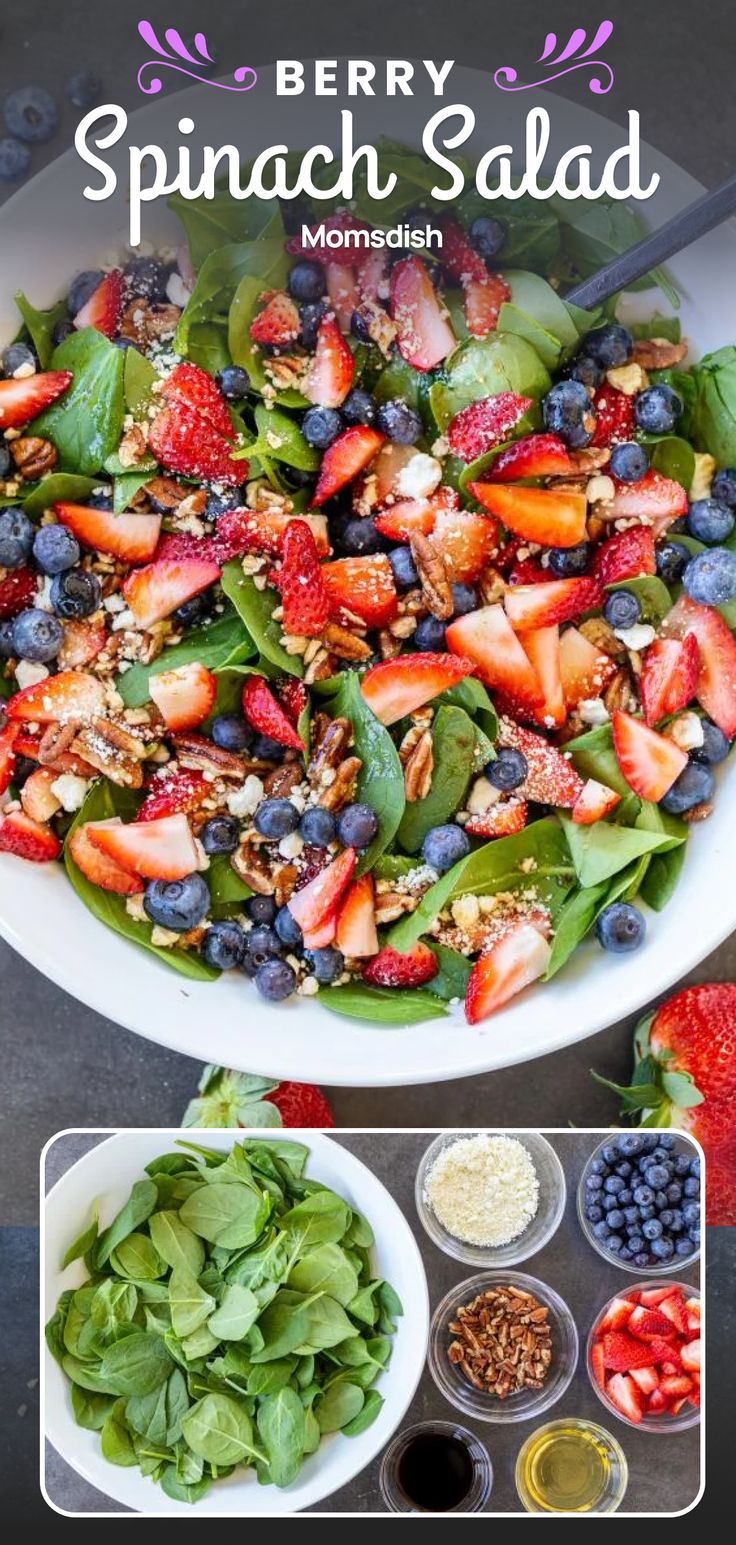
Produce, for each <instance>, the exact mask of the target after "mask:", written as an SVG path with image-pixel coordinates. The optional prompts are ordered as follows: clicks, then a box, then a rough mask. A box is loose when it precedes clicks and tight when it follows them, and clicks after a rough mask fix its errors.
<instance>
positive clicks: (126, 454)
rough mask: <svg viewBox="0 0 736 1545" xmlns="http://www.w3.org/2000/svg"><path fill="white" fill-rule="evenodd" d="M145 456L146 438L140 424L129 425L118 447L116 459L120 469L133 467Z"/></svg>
mask: <svg viewBox="0 0 736 1545" xmlns="http://www.w3.org/2000/svg"><path fill="white" fill-rule="evenodd" d="M145 454H146V437H145V435H144V433H143V430H142V429H141V427H140V424H131V426H130V429H126V431H125V434H124V435H123V438H122V440H121V441H120V444H119V446H118V458H119V460H120V465H121V467H135V466H137V465H138V462H139V461H142V460H143V458H144V456H145Z"/></svg>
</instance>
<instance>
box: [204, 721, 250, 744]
mask: <svg viewBox="0 0 736 1545" xmlns="http://www.w3.org/2000/svg"><path fill="white" fill-rule="evenodd" d="M210 734H211V736H212V739H213V740H214V742H215V745H216V746H219V747H220V748H221V750H223V751H236V752H237V751H248V750H249V749H250V747H251V746H252V744H253V731H252V729H251V727H250V725H249V724H248V722H247V720H245V719H243V718H242V717H241V715H240V714H238V713H221V714H218V715H217V718H216V719H213V721H212V728H211V730H210Z"/></svg>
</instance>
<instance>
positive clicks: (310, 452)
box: [248, 402, 320, 472]
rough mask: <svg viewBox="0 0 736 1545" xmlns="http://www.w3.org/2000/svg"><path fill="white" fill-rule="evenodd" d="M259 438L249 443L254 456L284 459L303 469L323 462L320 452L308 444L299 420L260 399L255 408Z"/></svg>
mask: <svg viewBox="0 0 736 1545" xmlns="http://www.w3.org/2000/svg"><path fill="white" fill-rule="evenodd" d="M255 420H256V429H257V431H258V439H257V440H256V441H255V442H254V444H253V445H251V446H249V447H248V453H249V456H250V457H251V458H253V457H258V458H259V459H260V457H261V456H263V457H265V458H266V459H267V460H268V459H271V460H273V461H283V462H284V463H285V464H286V466H287V467H297V468H298V470H299V471H300V472H315V471H316V469H317V468H318V466H319V464H320V453H319V451H316V450H315V449H314V448H313V446H311V445H309V444H308V443H307V441H306V440H305V438H304V435H303V434H302V432H301V429H300V428H299V425H298V424H297V422H296V420H295V419H293V418H290V417H289V415H288V413H282V412H280V411H279V409H278V408H267V407H266V406H265V404H264V403H261V402H259V403H257V404H256V410H255Z"/></svg>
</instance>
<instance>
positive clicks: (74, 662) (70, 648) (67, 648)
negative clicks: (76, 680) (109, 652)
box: [56, 618, 107, 671]
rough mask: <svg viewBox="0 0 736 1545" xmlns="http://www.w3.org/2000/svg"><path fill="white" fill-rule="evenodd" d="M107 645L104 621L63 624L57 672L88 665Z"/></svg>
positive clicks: (57, 657)
mask: <svg viewBox="0 0 736 1545" xmlns="http://www.w3.org/2000/svg"><path fill="white" fill-rule="evenodd" d="M106 643H107V630H106V628H105V624H104V621H103V620H102V618H100V620H99V621H95V620H94V619H92V620H91V621H89V622H65V623H64V637H63V639H62V643H61V648H60V650H59V653H58V655H57V656H56V661H57V664H58V666H59V670H63V671H71V670H74V669H75V668H76V667H77V666H79V665H90V664H91V662H92V661H93V660H96V659H97V656H98V654H101V653H102V650H103V649H104V647H105V645H106Z"/></svg>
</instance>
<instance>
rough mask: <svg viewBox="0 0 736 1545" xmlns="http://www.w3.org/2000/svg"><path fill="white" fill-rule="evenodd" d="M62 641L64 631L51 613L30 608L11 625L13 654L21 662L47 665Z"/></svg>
mask: <svg viewBox="0 0 736 1545" xmlns="http://www.w3.org/2000/svg"><path fill="white" fill-rule="evenodd" d="M63 641H64V629H63V628H62V626H61V623H60V622H59V620H58V618H57V617H54V616H53V615H52V613H51V612H43V611H41V610H40V608H39V607H36V606H33V607H30V608H29V610H28V611H26V612H21V614H20V616H19V617H16V619H15V621H14V623H13V653H14V654H16V655H20V657H21V659H23V660H38V661H40V662H41V663H43V664H48V662H49V660H55V659H56V656H57V654H58V653H59V650H60V649H61V646H62V643H63Z"/></svg>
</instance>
